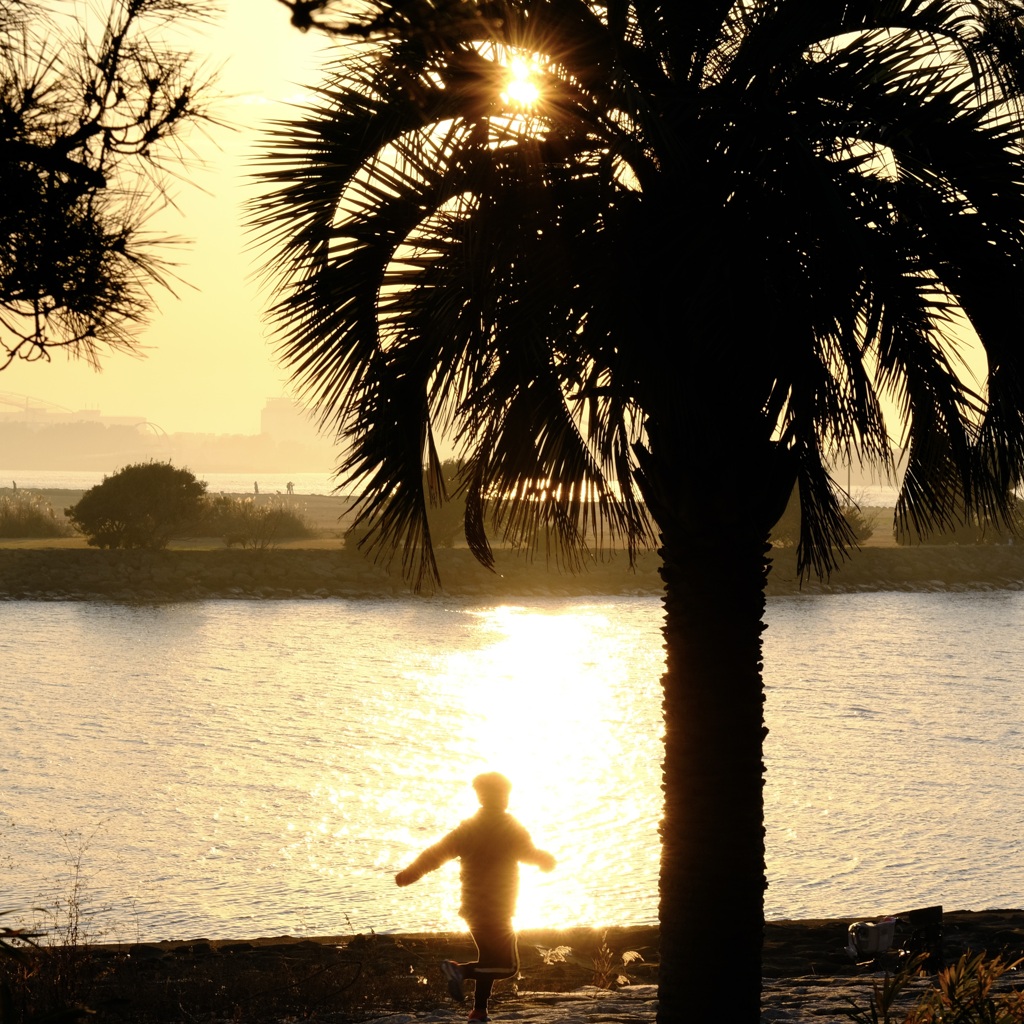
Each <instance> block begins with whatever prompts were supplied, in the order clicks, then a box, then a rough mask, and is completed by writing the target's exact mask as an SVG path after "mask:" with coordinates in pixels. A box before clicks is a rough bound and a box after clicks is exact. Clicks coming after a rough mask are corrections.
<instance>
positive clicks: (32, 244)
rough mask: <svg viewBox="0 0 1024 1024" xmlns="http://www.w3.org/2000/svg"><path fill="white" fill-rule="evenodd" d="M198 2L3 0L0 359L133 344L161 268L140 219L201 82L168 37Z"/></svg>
mask: <svg viewBox="0 0 1024 1024" xmlns="http://www.w3.org/2000/svg"><path fill="white" fill-rule="evenodd" d="M207 9H208V4H207V2H206V0H110V7H109V10H108V11H107V14H106V18H105V20H104V19H103V18H102V17H101V18H100V19H99V20H98V21H97V14H96V12H95V11H91V12H90V11H87V9H85V8H79V9H78V11H77V12H75V13H76V14H78V15H82V19H81V20H78V19H76V18H75V17H74V16H73V15H71V14H70V13H65V12H62V11H60V10H59V5H57V4H53V5H52V6H47V5H46V4H45V3H43V2H40V0H23V2H20V3H19V2H17V0H0V40H2V41H0V195H2V196H3V202H2V203H0V369H3V368H5V367H6V366H9V365H10V363H11V362H12V361H13V360H14V359H15V358H17V357H21V358H24V359H37V358H49V354H50V352H51V351H52V350H53V349H56V348H65V349H67V350H69V352H71V353H72V354H74V355H79V356H83V357H85V358H86V359H89V360H90V361H93V362H95V360H96V359H97V357H98V354H99V351H100V349H101V348H104V347H105V348H130V347H131V346H132V344H133V332H134V331H135V329H136V328H137V327H138V326H139V325H140V324H141V323H142V322H143V321H144V320H145V318H146V314H147V307H148V291H147V290H148V288H149V286H150V285H152V284H154V283H155V284H158V285H162V286H167V284H168V276H167V272H168V266H169V265H168V264H167V263H166V262H165V261H164V260H163V259H162V258H161V257H160V255H159V246H158V245H157V244H156V243H157V242H158V241H159V240H158V239H156V238H154V237H152V236H150V235H148V234H147V233H146V232H145V231H144V228H145V225H146V224H147V222H148V221H149V219H150V217H151V216H152V214H153V213H155V212H156V211H157V210H158V209H159V208H160V206H161V205H163V203H162V199H163V196H164V179H165V171H166V168H167V166H168V164H177V163H180V162H181V152H180V150H179V148H178V142H179V140H180V138H181V135H182V131H183V129H184V128H185V127H186V126H187V125H189V124H193V123H195V122H197V121H206V120H208V116H207V114H206V112H205V110H204V104H205V92H206V83H204V82H203V81H201V80H200V78H199V73H198V72H197V70H196V69H195V67H194V60H193V57H192V55H191V54H190V53H187V52H184V51H181V50H179V49H176V48H175V47H173V46H171V45H169V44H168V43H167V42H166V37H167V30H168V29H169V27H170V25H171V23H172V21H173V22H175V23H176V24H178V25H179V28H178V29H176V31H180V23H181V21H182V19H196V18H201V17H203V16H204V12H205V11H206V10H207Z"/></svg>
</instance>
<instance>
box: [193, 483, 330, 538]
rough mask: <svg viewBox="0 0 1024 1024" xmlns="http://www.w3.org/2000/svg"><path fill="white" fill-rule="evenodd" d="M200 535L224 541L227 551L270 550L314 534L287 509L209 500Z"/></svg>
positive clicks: (223, 497) (234, 500)
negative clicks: (276, 545) (283, 542)
mask: <svg viewBox="0 0 1024 1024" xmlns="http://www.w3.org/2000/svg"><path fill="white" fill-rule="evenodd" d="M193 532H194V533H195V534H197V535H202V536H208V537H223V538H224V542H225V543H226V544H227V546H228V547H232V546H233V545H235V544H241V546H242V547H243V548H260V549H263V548H270V547H273V546H274V545H275V544H279V543H280V542H281V541H285V540H300V539H302V538H303V537H309V536H312V533H313V531H312V530H311V529H310V528H309V526H308V524H307V523H306V521H305V520H304V519H303V518H302V516H300V515H299V514H298V513H297V512H295V511H293V510H292V509H291V508H288V507H287V506H285V505H281V504H277V503H268V504H262V505H257V504H255V503H254V502H253V500H252V498H242V499H238V498H229V497H228V496H227V495H220V496H218V497H216V498H207V499H206V502H205V505H204V509H203V515H202V519H201V520H200V522H199V524H198V525H197V526H196V528H195V530H194V531H193Z"/></svg>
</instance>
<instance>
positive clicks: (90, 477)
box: [0, 466, 338, 494]
mask: <svg viewBox="0 0 1024 1024" xmlns="http://www.w3.org/2000/svg"><path fill="white" fill-rule="evenodd" d="M120 468H121V467H120V466H111V467H110V469H109V470H107V472H106V475H107V476H109V475H110V474H112V473H116V472H117V471H118V469H120ZM193 472H194V473H195V475H196V476H197V477H198V478H199V479H200V480H205V481H206V485H207V486H206V489H207V491H208V492H209V493H210V494H220V493H221V492H223V493H225V494H252V492H253V485H254V484H259V488H260V493H261V494H276V493H280V494H285V493H287V488H288V484H289V482H290V483H291V484H292V485H293V486H294V488H295V493H296V494H331V493H333V491H334V488H335V487H336V486H337V484H338V481H337V479H336V478H335V477H334V476H333V474H331V473H203V472H202V471H201V469H200V468H195V469H193ZM103 477H104V473H103V472H102V471H99V470H93V469H68V470H63V469H41V470H27V469H0V488H3V487H10V486H11V483H12V481H13V482H14V483H16V484H17V485H18V487H21V488H24V489H27V490H42V491H54V490H60V491H85V490H88V489H89V488H90V487H95V485H96V484H99V483H102V482H103Z"/></svg>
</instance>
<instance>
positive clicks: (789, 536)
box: [771, 489, 875, 548]
mask: <svg viewBox="0 0 1024 1024" xmlns="http://www.w3.org/2000/svg"><path fill="white" fill-rule="evenodd" d="M842 513H843V518H844V519H845V520H846V522H847V525H848V526H849V527H850V529H851V530H852V532H853V539H854V541H855V542H856V543H857V544H863V543H864V541H866V540H867V539H868V538H869V537H870V536H871V535H872V534H873V533H874V532H875V523H874V519H873V518H869V517H868V516H866V515H865V514H864V513H863V512H862V511H861V509H860V506H859V505H858V504H857V503H856V502H852V503H851V504H848V505H844V506H843V507H842ZM771 542H772V544H773V545H774V546H775V547H777V548H779V547H781V548H789V547H795V546H796V545H797V544H799V543H800V496H799V494H798V493H797V491H796V490H795V489H794V491H793V494H792V496H791V497H790V499H789V503H788V504H787V505H786V511H785V512H783V513H782V517H781V518H780V519H779V521H778V522H777V523H776V524H775V525H774V526H773V527H772V530H771Z"/></svg>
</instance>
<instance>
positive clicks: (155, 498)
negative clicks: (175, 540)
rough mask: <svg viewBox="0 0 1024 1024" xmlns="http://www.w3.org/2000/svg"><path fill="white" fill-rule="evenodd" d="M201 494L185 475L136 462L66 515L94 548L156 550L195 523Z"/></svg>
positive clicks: (200, 483) (167, 465)
mask: <svg viewBox="0 0 1024 1024" xmlns="http://www.w3.org/2000/svg"><path fill="white" fill-rule="evenodd" d="M205 494H206V484H205V483H204V482H203V481H200V480H197V479H196V478H195V476H194V475H193V474H192V473H190V472H189V471H188V470H187V469H176V468H175V467H174V466H172V465H171V464H170V463H169V462H140V463H136V464H135V465H132V466H125V467H124V469H121V470H118V472H116V473H115V474H114V475H113V476H106V477H104V478H103V483H101V484H97V485H96V486H95V487H90V488H89V490H87V491H86V492H85V494H83V495H82V498H81V500H80V501H79V502H78V504H77V505H73V506H72V507H71V508H69V509H66V510H65V514H66V515H67V516H68V518H69V519H70V520H71V522H72V523H73V524H74V526H75V527H76V528H77V529H79V530H81V532H82V533H84V534H85V535H86V537H87V538H88V540H89V543H90V544H92V545H94V546H96V547H100V548H151V549H159V548H164V547H166V546H167V542H168V541H169V540H170V539H171V537H174V536H181V535H182V534H185V533H187V532H188V530H189V528H190V527H192V526H193V525H194V524H195V523H196V522H198V521H199V519H200V517H201V515H202V511H203V497H204V496H205Z"/></svg>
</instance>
